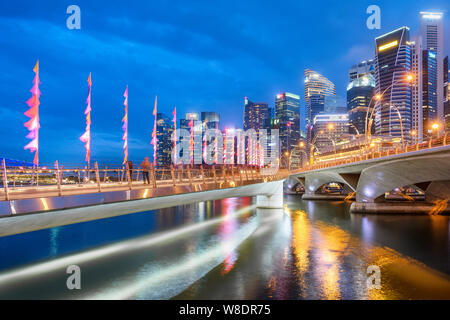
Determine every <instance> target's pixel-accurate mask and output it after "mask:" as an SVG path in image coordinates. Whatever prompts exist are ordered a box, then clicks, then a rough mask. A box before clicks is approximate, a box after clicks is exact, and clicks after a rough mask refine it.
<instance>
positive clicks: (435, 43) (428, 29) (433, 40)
mask: <svg viewBox="0 0 450 320" xmlns="http://www.w3.org/2000/svg"><path fill="white" fill-rule="evenodd" d="M420 34H421V36H422V41H423V50H428V51H429V52H433V53H434V54H435V56H436V57H435V58H436V74H437V80H436V85H437V87H436V99H437V100H436V106H437V107H436V115H437V120H438V121H439V122H440V123H444V77H443V74H444V71H443V69H444V65H443V64H444V17H443V13H442V12H421V13H420ZM424 60H425V57H424ZM424 104H425V101H424ZM424 120H425V119H424ZM440 128H441V129H443V126H442V125H441V126H440ZM425 130H427V131H428V129H427V128H424V131H425Z"/></svg>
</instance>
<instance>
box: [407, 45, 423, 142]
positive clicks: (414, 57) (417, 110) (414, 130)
mask: <svg viewBox="0 0 450 320" xmlns="http://www.w3.org/2000/svg"><path fill="white" fill-rule="evenodd" d="M409 45H410V48H411V73H412V76H413V79H412V83H411V132H410V135H411V140H412V142H413V143H417V142H422V141H423V110H422V108H423V103H422V99H423V93H422V90H423V85H422V81H423V66H422V53H423V48H422V37H420V36H416V37H413V38H412V39H411V41H410V43H409Z"/></svg>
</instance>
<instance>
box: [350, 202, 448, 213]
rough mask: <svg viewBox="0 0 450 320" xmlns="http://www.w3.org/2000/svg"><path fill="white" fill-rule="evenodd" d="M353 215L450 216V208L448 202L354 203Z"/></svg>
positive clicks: (351, 208) (352, 206)
mask: <svg viewBox="0 0 450 320" xmlns="http://www.w3.org/2000/svg"><path fill="white" fill-rule="evenodd" d="M350 212H351V213H360V214H409V215H449V214H450V206H448V205H447V203H446V202H441V203H436V204H433V203H426V202H421V203H417V202H403V203H399V202H375V203H367V202H353V203H352V205H351V207H350Z"/></svg>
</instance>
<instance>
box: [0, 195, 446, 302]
mask: <svg viewBox="0 0 450 320" xmlns="http://www.w3.org/2000/svg"><path fill="white" fill-rule="evenodd" d="M348 208H349V204H348V203H345V202H313V201H302V200H299V199H298V197H295V196H289V197H287V198H286V199H285V208H284V210H283V209H280V210H261V209H256V207H255V205H254V201H253V199H251V198H240V199H236V198H233V199H225V200H221V201H210V202H203V203H199V204H196V205H188V206H180V207H175V208H169V209H164V210H157V211H149V212H142V213H135V214H131V215H125V216H121V217H114V218H109V219H103V220H98V221H92V222H86V223H80V224H75V225H70V226H64V227H59V228H53V229H48V230H42V231H36V232H30V233H26V234H22V235H16V236H9V237H3V238H0V299H9V298H27V299H33V298H36V299H170V298H174V299H410V298H412V299H414V298H416V299H428V298H447V299H450V219H449V217H444V216H420V217H418V216H362V215H351V214H350V213H349V212H348ZM74 264H75V265H78V266H79V267H80V269H81V287H82V288H81V290H68V289H67V287H66V280H67V277H68V276H69V275H68V274H67V273H66V268H67V267H68V266H69V265H74ZM370 265H376V266H378V267H379V268H380V270H381V289H379V290H377V289H369V288H367V285H366V282H367V277H368V275H367V273H366V271H367V267H368V266H370Z"/></svg>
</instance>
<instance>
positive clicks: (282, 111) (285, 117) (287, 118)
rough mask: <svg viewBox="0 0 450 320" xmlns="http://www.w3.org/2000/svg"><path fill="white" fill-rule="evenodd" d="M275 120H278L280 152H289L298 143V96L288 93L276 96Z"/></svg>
mask: <svg viewBox="0 0 450 320" xmlns="http://www.w3.org/2000/svg"><path fill="white" fill-rule="evenodd" d="M275 118H276V119H277V120H278V128H279V135H280V142H281V152H285V151H289V152H290V151H291V150H292V149H294V148H295V146H296V145H297V144H298V142H299V141H300V96H298V95H296V94H293V93H289V92H285V93H281V94H278V95H277V97H276V99H275Z"/></svg>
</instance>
